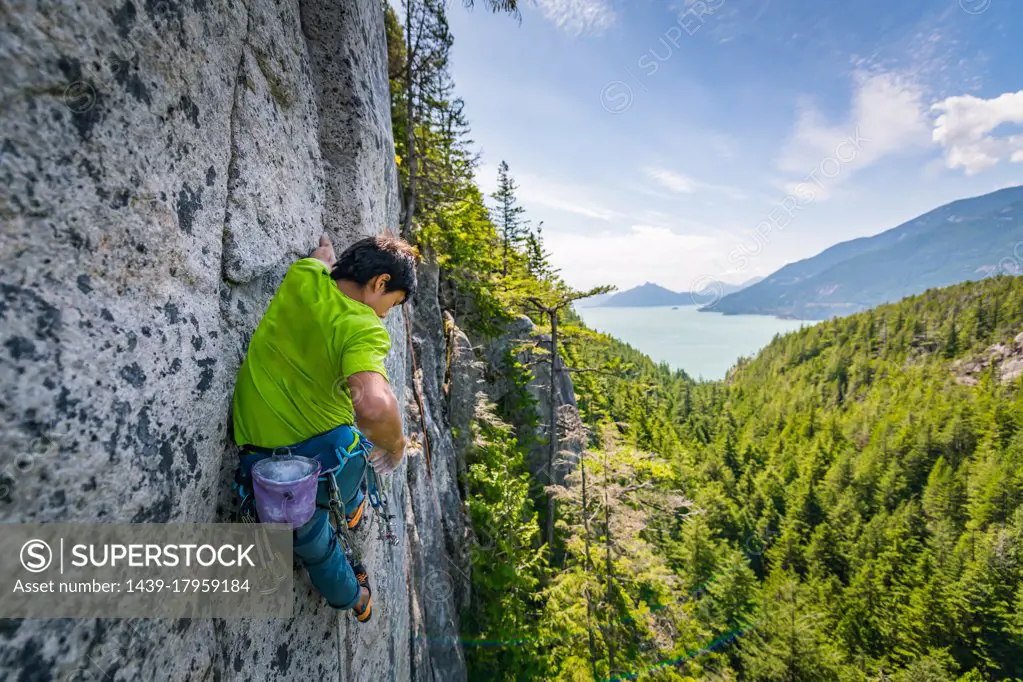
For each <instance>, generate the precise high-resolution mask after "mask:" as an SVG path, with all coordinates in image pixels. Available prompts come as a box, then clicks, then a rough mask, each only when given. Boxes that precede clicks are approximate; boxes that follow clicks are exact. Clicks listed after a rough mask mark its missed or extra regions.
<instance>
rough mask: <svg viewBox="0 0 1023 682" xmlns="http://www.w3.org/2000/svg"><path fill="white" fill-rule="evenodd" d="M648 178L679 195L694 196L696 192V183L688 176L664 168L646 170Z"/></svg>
mask: <svg viewBox="0 0 1023 682" xmlns="http://www.w3.org/2000/svg"><path fill="white" fill-rule="evenodd" d="M643 172H644V173H646V175H647V177H648V178H650V179H651V180H653V181H654V182H656V183H657V184H659V185H660V186H661V187H663V188H665V189H667V190H670V191H672V192H676V193H678V194H692V193H693V192H694V191H695V190H696V181H695V180H693V179H692V178H691V177H689V176H688V175H682V174H681V173H675V172H674V171H670V170H665V169H664V168H645V169H644V170H643Z"/></svg>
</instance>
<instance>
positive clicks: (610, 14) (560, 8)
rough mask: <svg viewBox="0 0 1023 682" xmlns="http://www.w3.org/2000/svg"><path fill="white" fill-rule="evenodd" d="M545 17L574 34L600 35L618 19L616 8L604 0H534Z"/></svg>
mask: <svg viewBox="0 0 1023 682" xmlns="http://www.w3.org/2000/svg"><path fill="white" fill-rule="evenodd" d="M534 2H535V4H536V6H537V7H538V8H539V9H540V11H541V12H542V13H543V15H544V17H545V18H546V19H547V20H548V21H550V22H551V23H553V24H554V25H555V26H557V27H558V28H560V29H562V30H564V31H566V32H568V33H570V34H572V35H582V34H593V35H600V34H601V33H603V32H604V31H606V30H607V29H608V28H610V27H611V26H613V25H614V23H615V21H616V20H617V16H616V15H615V12H614V9H612V8H611V6H610V5H609V4H608V3H606V2H604V1H603V0H534Z"/></svg>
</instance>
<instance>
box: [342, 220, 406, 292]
mask: <svg viewBox="0 0 1023 682" xmlns="http://www.w3.org/2000/svg"><path fill="white" fill-rule="evenodd" d="M418 260H419V253H418V252H417V251H416V249H415V247H413V246H412V245H411V244H409V243H408V242H406V241H405V240H404V239H398V238H396V237H387V236H384V235H378V236H376V237H366V238H365V239H360V240H359V241H357V242H355V243H354V244H352V245H351V246H349V247H348V248H347V249H345V250H344V251H343V252H342V253H341V256H340V257H339V258H338V259H337V263H335V264H334V269H333V270H331V272H330V276H331V277H332V278H333V279H335V280H338V279H345V280H348V281H350V282H355V283H356V284H358V285H359V286H366V284H367V283H368V282H369V281H370V280H371V279H373V278H374V277H376V276H377V275H390V276H391V278H390V279H389V280H388V281H387V283H386V284H385V285H384V289H385V290H386V291H399V290H400V291H404V292H405V299H404V300H403V301H402V303H405V302H406V301H408V300H409V299H410V298H412V297H413V296H415V295H416V291H417V290H418V282H417V280H416V262H417V261H418Z"/></svg>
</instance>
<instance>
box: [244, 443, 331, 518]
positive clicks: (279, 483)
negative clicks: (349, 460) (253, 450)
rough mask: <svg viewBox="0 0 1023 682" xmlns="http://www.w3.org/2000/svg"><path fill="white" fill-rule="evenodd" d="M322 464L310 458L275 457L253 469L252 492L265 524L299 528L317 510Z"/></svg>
mask: <svg viewBox="0 0 1023 682" xmlns="http://www.w3.org/2000/svg"><path fill="white" fill-rule="evenodd" d="M319 475H320V463H319V462H318V461H316V460H315V459H309V458H308V457H297V456H295V455H280V456H279V455H274V456H272V457H267V458H266V459H263V460H260V461H259V462H256V464H255V466H253V467H252V491H253V492H254V493H255V496H256V513H257V514H259V520H260V522H262V523H288V524H291V527H292V528H298V527H299V526H302V525H304V524H305V523H307V522H308V521H309V519H311V518H313V513H314V512H315V511H316V480H317V477H318V476H319Z"/></svg>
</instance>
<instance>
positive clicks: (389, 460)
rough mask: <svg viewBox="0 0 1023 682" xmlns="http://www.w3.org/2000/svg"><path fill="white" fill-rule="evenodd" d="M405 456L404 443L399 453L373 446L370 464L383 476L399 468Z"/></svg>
mask: <svg viewBox="0 0 1023 682" xmlns="http://www.w3.org/2000/svg"><path fill="white" fill-rule="evenodd" d="M404 456H405V444H404V443H402V447H401V449H400V450H398V452H397V453H394V452H389V451H387V450H384V449H383V448H379V447H376V448H373V451H372V452H370V453H369V465H370V466H371V467H373V470H374V471H376V472H377V474H379V475H381V476H383V475H384V474H389V473H391V472H392V471H394V470H395V469H397V468H398V465H399V464H401V460H402V458H403V457H404Z"/></svg>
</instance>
